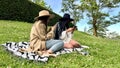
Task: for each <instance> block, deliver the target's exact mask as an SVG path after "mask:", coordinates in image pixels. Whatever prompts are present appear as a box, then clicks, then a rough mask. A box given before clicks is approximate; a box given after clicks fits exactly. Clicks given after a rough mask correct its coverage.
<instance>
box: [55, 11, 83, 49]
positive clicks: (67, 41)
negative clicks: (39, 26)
mask: <svg viewBox="0 0 120 68" xmlns="http://www.w3.org/2000/svg"><path fill="white" fill-rule="evenodd" d="M71 21H74V19H72V18H70V15H69V14H67V13H65V14H64V16H63V17H62V18H61V19H59V22H58V23H57V25H56V29H55V31H54V32H55V37H54V39H61V40H63V41H64V48H78V47H81V46H80V44H79V43H78V42H77V41H75V40H73V39H72V33H73V32H74V30H75V29H76V28H75V27H70V26H69V24H71Z"/></svg>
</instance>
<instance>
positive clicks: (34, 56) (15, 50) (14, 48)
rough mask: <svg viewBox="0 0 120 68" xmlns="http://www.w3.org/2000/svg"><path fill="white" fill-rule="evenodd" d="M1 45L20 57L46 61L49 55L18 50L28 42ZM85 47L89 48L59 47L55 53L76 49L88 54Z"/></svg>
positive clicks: (64, 52)
mask: <svg viewBox="0 0 120 68" xmlns="http://www.w3.org/2000/svg"><path fill="white" fill-rule="evenodd" d="M2 46H4V47H5V49H6V50H7V51H9V52H11V53H12V54H14V55H16V56H19V57H22V58H26V59H28V60H35V61H41V62H47V61H48V59H49V57H48V56H40V55H37V54H35V53H34V52H29V53H28V52H20V51H18V50H19V49H20V48H24V49H26V48H28V46H29V42H7V43H5V44H2ZM85 48H89V47H87V46H83V47H81V48H73V49H66V48H64V49H61V50H59V51H57V52H55V54H56V55H60V54H66V53H72V52H74V51H77V52H78V53H80V54H82V55H88V52H86V51H84V49H85Z"/></svg>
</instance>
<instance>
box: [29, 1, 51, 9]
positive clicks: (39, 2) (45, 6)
mask: <svg viewBox="0 0 120 68" xmlns="http://www.w3.org/2000/svg"><path fill="white" fill-rule="evenodd" d="M30 1H32V2H33V3H36V4H38V5H40V6H42V7H44V8H47V9H49V10H51V11H52V9H51V8H50V6H49V5H47V4H46V3H45V1H44V0H30Z"/></svg>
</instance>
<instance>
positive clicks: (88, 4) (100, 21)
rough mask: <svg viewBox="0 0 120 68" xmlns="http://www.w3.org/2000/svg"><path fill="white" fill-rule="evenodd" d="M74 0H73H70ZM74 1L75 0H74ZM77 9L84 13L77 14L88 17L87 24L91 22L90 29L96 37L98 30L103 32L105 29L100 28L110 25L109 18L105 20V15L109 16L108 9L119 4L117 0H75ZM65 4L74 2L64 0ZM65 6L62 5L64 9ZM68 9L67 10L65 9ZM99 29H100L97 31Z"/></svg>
mask: <svg viewBox="0 0 120 68" xmlns="http://www.w3.org/2000/svg"><path fill="white" fill-rule="evenodd" d="M72 1H74V0H72ZM75 1H76V0H75ZM77 2H79V3H77V8H75V9H77V10H78V11H76V12H79V11H82V12H83V13H85V14H79V15H86V16H87V17H88V18H89V22H88V23H89V24H92V28H91V29H92V30H93V35H95V36H96V37H97V36H98V32H101V31H102V32H103V31H105V30H106V29H102V28H105V27H108V26H110V25H111V24H114V23H112V22H111V21H109V20H106V18H107V17H109V11H107V10H109V9H111V8H116V7H118V6H119V2H120V1H119V0H79V1H77ZM66 4H74V3H70V2H69V1H68V3H67V2H66ZM65 8H66V7H64V9H65ZM67 9H69V10H72V9H71V8H69V7H68V8H67ZM103 10H106V11H107V12H103ZM66 11H68V10H66ZM98 30H100V31H98Z"/></svg>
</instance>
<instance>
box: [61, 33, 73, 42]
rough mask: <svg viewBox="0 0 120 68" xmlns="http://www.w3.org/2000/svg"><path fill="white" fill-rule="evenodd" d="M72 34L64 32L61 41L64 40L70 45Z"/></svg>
mask: <svg viewBox="0 0 120 68" xmlns="http://www.w3.org/2000/svg"><path fill="white" fill-rule="evenodd" d="M72 36H73V34H72V32H66V31H63V32H62V34H61V36H60V39H61V40H63V42H64V43H69V42H70V40H71V39H72Z"/></svg>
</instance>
